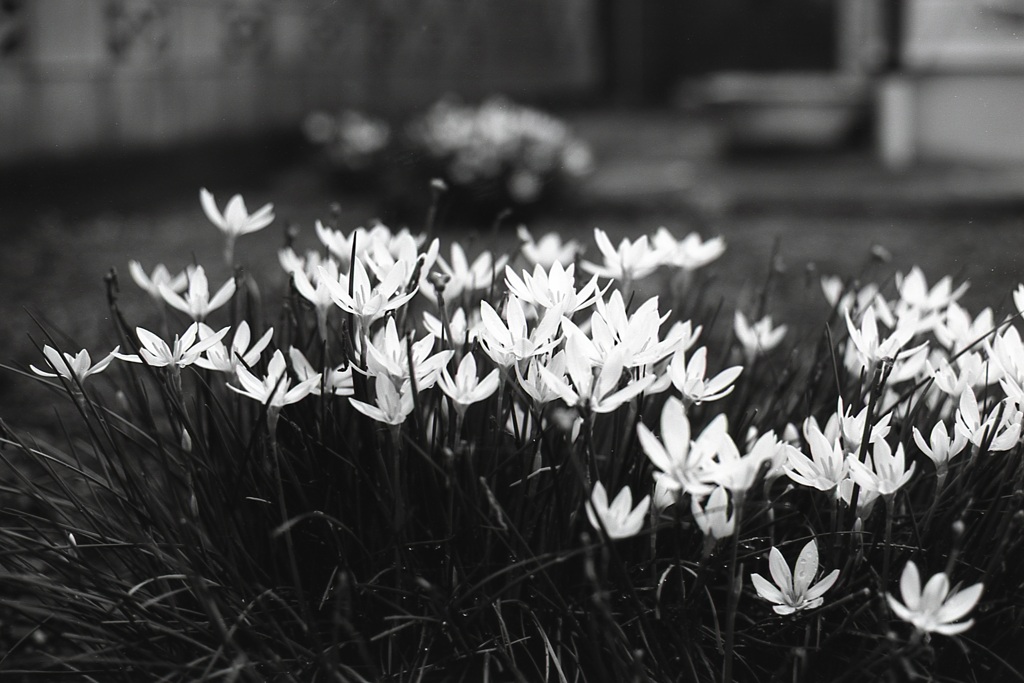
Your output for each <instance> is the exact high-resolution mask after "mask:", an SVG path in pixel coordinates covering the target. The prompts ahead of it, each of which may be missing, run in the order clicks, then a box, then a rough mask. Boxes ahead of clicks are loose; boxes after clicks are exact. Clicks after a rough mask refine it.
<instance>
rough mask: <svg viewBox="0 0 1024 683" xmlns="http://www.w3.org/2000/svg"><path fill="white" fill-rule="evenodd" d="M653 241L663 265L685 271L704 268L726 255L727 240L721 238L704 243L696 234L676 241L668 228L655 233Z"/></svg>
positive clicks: (659, 229)
mask: <svg viewBox="0 0 1024 683" xmlns="http://www.w3.org/2000/svg"><path fill="white" fill-rule="evenodd" d="M652 241H653V243H654V249H655V251H657V252H658V254H659V256H660V258H661V262H662V263H664V264H665V265H667V266H675V267H676V268H683V269H685V270H697V269H698V268H702V267H703V266H706V265H707V264H709V263H711V262H712V261H714V260H716V259H717V258H718V257H720V256H721V255H722V254H724V253H725V240H723V239H722V238H721V237H712V238H711V239H709V240H707V241H704V240H702V239H701V237H700V235H698V234H697V233H695V232H691V233H689V234H688V235H686V237H684V238H683V239H681V240H678V241H676V238H675V236H674V235H673V234H672V233H671V232H669V231H668V229H667V228H664V227H661V228H658V230H657V231H656V232H655V233H654V238H653V240H652Z"/></svg>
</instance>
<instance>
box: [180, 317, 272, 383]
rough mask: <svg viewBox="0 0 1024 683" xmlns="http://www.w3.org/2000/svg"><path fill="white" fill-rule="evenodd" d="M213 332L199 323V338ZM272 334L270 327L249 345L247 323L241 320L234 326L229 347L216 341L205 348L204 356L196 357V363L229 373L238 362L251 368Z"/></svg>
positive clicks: (208, 368) (231, 372)
mask: <svg viewBox="0 0 1024 683" xmlns="http://www.w3.org/2000/svg"><path fill="white" fill-rule="evenodd" d="M214 334H216V333H215V332H214V331H213V329H212V328H211V327H210V326H208V325H206V324H205V323H199V338H200V339H206V338H207V337H209V336H211V335H214ZM273 334H274V328H273V327H271V328H270V329H269V330H267V331H266V332H264V333H263V336H262V337H260V338H259V339H257V340H256V342H255V343H254V344H253V345H252V346H251V347H250V346H249V342H250V340H251V336H250V332H249V323H247V322H246V321H244V320H243V321H242V322H240V323H238V327H237V328H235V336H234V338H233V339H232V340H231V348H230V349H228V347H227V346H225V345H224V344H223V343H221V342H217V343H216V344H214V345H213V346H211V347H210V348H208V349H207V350H206V358H198V359H196V365H198V366H199V367H201V368H205V369H207V370H216V371H217V372H226V373H228V374H231V375H233V374H235V368H237V367H238V366H239V364H242V365H245V366H246V367H250V368H251V367H252V366H254V365H256V363H258V362H259V361H260V354H262V353H263V350H264V349H265V348H267V345H268V344H269V343H270V338H271V336H273Z"/></svg>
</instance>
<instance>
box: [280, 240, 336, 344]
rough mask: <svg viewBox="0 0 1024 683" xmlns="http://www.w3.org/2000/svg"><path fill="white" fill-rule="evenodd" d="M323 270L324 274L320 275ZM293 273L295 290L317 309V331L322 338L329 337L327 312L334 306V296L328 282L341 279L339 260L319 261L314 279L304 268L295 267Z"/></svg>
mask: <svg viewBox="0 0 1024 683" xmlns="http://www.w3.org/2000/svg"><path fill="white" fill-rule="evenodd" d="M321 270H322V272H323V273H324V275H320V273H321ZM291 275H292V282H294V283H295V291H297V292H298V293H299V295H300V296H301V297H302V298H303V299H305V300H306V301H308V302H309V303H311V304H313V308H314V310H316V323H317V331H318V332H319V333H320V339H327V314H328V313H329V312H330V310H331V308H333V307H334V297H333V296H332V295H331V288H330V285H328V284H327V282H328V281H331V282H337V281H338V280H339V279H340V275H339V274H338V262H337V261H335V260H334V259H332V258H328V259H326V260H325V261H322V262H320V263H318V264H317V270H316V275H315V276H314V277H313V278H312V280H311V279H310V277H309V276H308V275H307V274H306V271H305V270H304V269H303V268H294V269H293V270H292V271H291ZM314 282H315V284H314Z"/></svg>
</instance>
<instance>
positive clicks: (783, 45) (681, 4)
mask: <svg viewBox="0 0 1024 683" xmlns="http://www.w3.org/2000/svg"><path fill="white" fill-rule="evenodd" d="M1022 30H1024V0H714V1H711V0H517V1H516V2H514V3H512V2H507V1H505V0H473V1H472V2H465V1H462V0H421V1H417V2H409V1H403V0H2V1H0V164H5V163H10V162H16V161H21V160H25V159H39V158H52V157H60V156H68V155H72V154H75V153H77V152H81V151H92V150H107V151H110V150H113V151H118V150H125V149H136V148H151V147H159V146H165V145H168V144H173V143H179V142H186V141H191V142H195V141H202V140H207V139H224V138H230V137H240V136H247V135H252V134H256V133H265V132H268V131H274V130H284V129H291V130H294V129H295V127H296V126H297V124H298V122H299V121H300V120H301V118H302V117H303V116H304V115H305V114H306V113H308V112H309V111H310V110H313V109H317V108H326V109H333V108H338V107H342V106H350V107H361V108H367V109H371V110H376V111H382V112H396V111H406V110H410V109H413V108H417V107H420V108H422V107H423V106H425V105H426V104H428V103H429V102H431V101H433V100H435V99H436V98H437V97H439V96H440V95H442V94H444V93H446V92H457V93H459V94H461V95H463V96H465V97H467V98H473V97H478V96H483V95H486V94H491V93H504V94H506V95H508V96H510V97H512V98H516V99H522V100H526V101H533V102H541V103H545V104H552V103H554V104H565V103H570V104H571V103H581V102H583V103H594V102H605V103H614V104H619V105H621V104H628V105H637V104H666V103H671V104H675V105H680V106H682V107H683V108H684V109H686V108H688V109H690V110H691V111H697V110H700V111H704V112H710V113H711V114H712V115H713V116H714V117H716V118H717V119H718V120H720V121H722V122H723V125H724V127H725V129H726V133H727V135H728V136H731V139H732V140H733V141H734V142H739V143H741V144H745V143H753V144H761V143H767V144H773V143H775V142H784V143H796V144H810V145H827V144H831V143H835V142H837V141H838V142H844V141H848V140H849V138H850V136H856V134H858V133H859V134H860V135H861V138H860V139H861V140H862V141H865V140H866V141H868V142H870V141H872V140H876V141H877V142H878V149H879V152H880V155H881V157H882V158H883V159H884V160H886V161H887V162H888V163H889V164H891V165H897V166H898V165H905V164H908V163H910V162H912V161H914V160H922V159H923V160H929V159H952V160H969V161H982V162H989V161H995V162H1005V161H1013V162H1016V161H1024V135H1022V130H1021V117H1020V116H1019V115H1018V112H1020V111H1022V105H1024V41H1022V40H1021V39H1020V34H1021V31H1022Z"/></svg>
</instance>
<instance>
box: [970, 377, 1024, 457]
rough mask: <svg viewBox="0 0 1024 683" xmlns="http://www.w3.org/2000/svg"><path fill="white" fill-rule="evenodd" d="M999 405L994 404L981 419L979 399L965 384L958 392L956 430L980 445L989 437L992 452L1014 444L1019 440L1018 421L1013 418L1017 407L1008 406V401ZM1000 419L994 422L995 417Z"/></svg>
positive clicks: (1003, 449) (1009, 447) (1019, 425)
mask: <svg viewBox="0 0 1024 683" xmlns="http://www.w3.org/2000/svg"><path fill="white" fill-rule="evenodd" d="M1001 405H1002V409H1000V406H999V405H997V406H994V407H993V409H992V411H991V412H990V413H989V414H988V415H987V416H986V417H985V419H984V420H982V419H981V412H980V411H979V408H978V399H977V398H976V397H975V395H974V391H973V390H972V389H970V388H968V389H967V390H966V391H964V393H962V394H960V406H959V407H958V408H957V411H956V427H955V429H956V431H957V433H959V434H962V435H963V436H964V437H965V438H966V439H967V440H968V441H970V442H971V443H972V444H974V445H975V446H977V447H978V448H981V446H982V444H984V443H985V442H986V441H988V450H990V451H992V452H999V451H1007V450H1010V449H1011V448H1013V447H1014V446H1015V445H1016V444H1017V442H1019V441H1020V435H1021V423H1020V421H1019V420H1013V418H1015V417H1016V411H1015V410H1013V409H1011V407H1010V404H1009V403H1008V402H1003V403H1002V404H1001ZM997 417H998V418H999V423H998V424H996V418H997Z"/></svg>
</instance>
